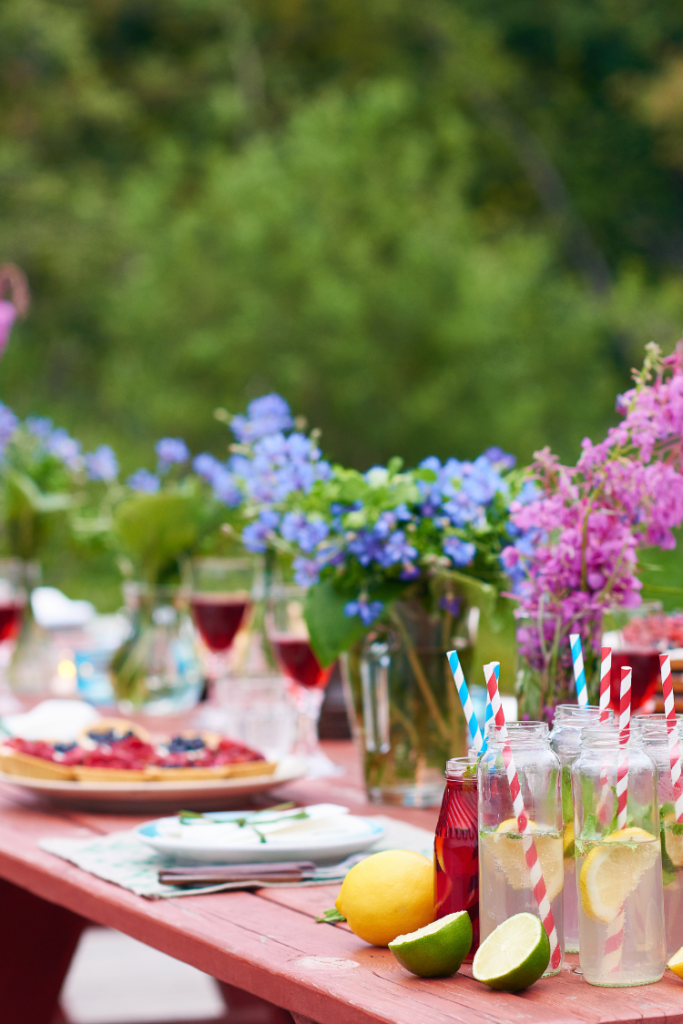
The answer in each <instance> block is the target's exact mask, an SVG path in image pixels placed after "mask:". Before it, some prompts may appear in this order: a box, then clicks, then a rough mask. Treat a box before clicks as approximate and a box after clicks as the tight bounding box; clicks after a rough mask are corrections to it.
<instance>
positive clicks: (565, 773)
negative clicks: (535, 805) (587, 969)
mask: <svg viewBox="0 0 683 1024" xmlns="http://www.w3.org/2000/svg"><path fill="white" fill-rule="evenodd" d="M608 714H609V718H610V720H611V719H612V717H613V716H612V711H611V709H610V710H609V712H608ZM599 720H600V708H598V707H585V708H581V707H579V705H578V704H559V705H558V706H557V707H556V708H555V719H554V722H553V728H552V732H551V733H550V746H551V748H552V749H553V750H554V751H555V753H556V754H557V756H558V758H559V760H560V766H561V768H562V822H563V829H564V832H563V838H562V849H563V853H564V889H563V904H564V948H565V952H567V953H578V951H579V907H578V895H577V886H576V846H575V843H574V802H573V799H572V778H571V767H572V765H573V764H574V761H575V760H576V758H577V757H578V756H579V752H580V747H581V730H582V729H583V728H584V727H585V726H588V725H591V723H592V724H597V723H598V721H599Z"/></svg>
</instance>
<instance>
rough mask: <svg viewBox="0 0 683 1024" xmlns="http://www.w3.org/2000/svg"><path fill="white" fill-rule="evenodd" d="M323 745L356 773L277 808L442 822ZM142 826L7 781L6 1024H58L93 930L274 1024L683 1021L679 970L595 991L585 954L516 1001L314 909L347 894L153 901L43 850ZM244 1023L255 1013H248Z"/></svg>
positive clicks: (311, 785)
mask: <svg viewBox="0 0 683 1024" xmlns="http://www.w3.org/2000/svg"><path fill="white" fill-rule="evenodd" d="M325 747H326V751H327V753H328V754H329V755H330V756H331V757H332V758H333V759H334V760H337V761H338V762H341V763H344V764H346V765H347V767H348V771H347V773H346V774H345V775H344V776H341V777H339V778H333V779H325V780H317V781H308V780H303V781H299V782H297V783H292V784H290V785H289V786H287V787H286V788H283V789H279V790H278V795H277V798H278V800H280V799H293V800H296V801H297V802H299V803H314V802H320V801H330V800H331V801H334V802H338V803H344V804H347V805H348V806H349V807H351V809H352V810H353V811H354V812H356V813H359V812H360V813H373V814H376V813H378V812H380V811H381V813H383V814H387V815H390V816H393V817H396V818H400V819H402V820H404V821H410V822H412V823H413V824H416V825H421V826H423V827H425V828H429V829H432V828H433V827H434V825H435V822H436V812H435V811H419V810H405V809H402V808H391V807H386V808H378V807H377V806H371V805H368V804H367V803H366V801H365V798H364V794H363V790H362V787H361V780H360V776H359V773H358V769H357V765H356V761H355V754H354V752H353V748H352V745H351V744H350V743H343V742H338V743H328V744H325ZM140 820H141V819H140V818H133V817H121V816H110V815H103V814H87V813H83V812H72V811H61V810H53V809H48V808H46V807H45V806H44V805H40V804H38V803H37V802H34V803H32V802H30V801H29V800H25V802H21V803H19V802H17V796H16V794H15V792H14V791H13V790H12V789H11V788H10V787H8V786H0V922H1V927H0V1021H1V1022H2V1024H53V1021H54V1020H55V1012H56V1006H57V999H58V994H59V989H60V986H61V983H62V980H63V978H64V977H65V975H66V972H67V970H68V967H69V963H70V960H71V956H72V954H73V952H74V950H75V948H76V944H77V942H78V938H79V936H80V934H81V931H82V929H83V928H84V927H85V926H86V925H87V923H88V922H95V923H98V924H100V925H105V926H107V927H110V928H115V929H117V930H119V931H121V932H125V933H126V934H127V935H130V936H132V937H133V938H135V939H137V940H139V941H141V942H144V943H146V944H147V945H149V946H153V947H154V948H156V949H159V950H161V951H163V952H164V953H168V954H170V955H171V956H173V957H176V958H177V959H179V960H183V961H185V962H186V963H189V964H192V965H193V966H195V967H197V968H199V969H200V970H202V971H204V972H206V973H208V974H210V975H212V976H213V977H214V978H216V979H218V980H219V981H220V982H222V983H225V986H226V991H227V992H228V993H229V995H228V999H229V1001H230V1002H232V1000H233V999H234V998H235V997H239V995H240V993H245V995H244V996H243V1000H242V1001H243V1002H244V1004H245V1005H248V1004H249V1000H250V996H249V995H248V994H251V996H253V997H258V999H256V1000H252V1005H253V1006H257V1007H258V1006H260V1007H261V1008H263V1007H267V1006H268V1004H274V1006H273V1009H272V1012H269V1013H266V1015H265V1016H264V1015H263V1014H261V1016H260V1017H259V1016H258V1015H257V1014H253V1013H252V1015H251V1016H250V1017H249V1019H250V1020H253V1021H254V1022H255V1021H257V1020H261V1021H263V1022H264V1024H265V1022H266V1021H269V1024H276V1022H278V1024H279V1022H282V1024H284V1022H285V1021H287V1020H290V1019H291V1018H289V1017H288V1015H287V1014H286V1013H283V1012H281V1011H277V1010H276V1009H275V1007H281V1008H284V1010H286V1011H289V1012H290V1013H291V1014H292V1016H293V1018H294V1020H295V1021H296V1022H297V1024H308V1022H310V1021H314V1022H317V1024H370V1022H373V1024H377V1022H390V1024H448V1022H463V1024H497V1022H499V1024H503V1022H505V1024H547V1022H556V1024H588V1022H590V1024H598V1022H601V1024H610V1022H617V1021H618V1022H622V1024H626V1022H635V1021H638V1022H643V1021H647V1022H652V1024H655V1022H663V1021H667V1022H669V1024H674V1022H680V1024H683V982H680V981H679V980H678V979H676V978H675V977H674V976H673V975H672V974H671V973H670V972H667V973H666V975H665V977H664V978H663V980H662V981H660V982H659V983H658V984H656V985H649V986H646V987H643V988H631V989H601V988H595V987H592V986H590V985H588V984H587V983H586V982H584V981H583V978H582V976H581V975H580V973H577V967H578V957H576V956H571V955H570V956H568V957H567V961H566V963H565V966H564V969H563V971H562V973H561V975H560V976H559V977H556V978H547V979H543V980H541V981H540V982H538V983H537V984H536V985H534V986H533V987H532V988H531V989H529V990H528V991H527V992H524V993H521V994H518V995H510V994H507V993H497V992H491V991H489V990H487V989H485V988H484V987H483V986H482V985H479V984H478V983H477V982H475V981H474V980H473V979H472V977H471V971H470V969H469V968H467V967H463V968H462V969H461V971H460V972H459V973H458V974H457V975H455V976H454V977H453V978H447V979H434V980H420V979H418V978H415V977H413V976H412V975H410V974H408V973H407V972H406V971H404V970H403V969H402V968H401V967H400V966H399V965H398V964H397V962H396V961H395V960H394V958H393V957H392V955H391V953H389V951H388V950H386V949H378V948H376V947H373V946H368V945H366V944H365V943H364V942H362V941H361V940H360V939H358V938H356V936H355V935H353V934H352V932H351V931H350V930H349V928H348V927H347V926H346V925H345V924H338V925H334V926H331V925H327V924H317V923H316V921H315V916H316V914H319V913H320V912H321V911H322V910H324V909H326V908H327V907H330V906H332V905H333V903H334V900H335V898H336V895H337V891H338V887H337V886H321V887H316V888H303V889H296V888H292V889H283V890H278V891H274V890H268V889H264V890H260V891H258V892H229V893H216V894H212V895H206V896H184V897H182V898H181V899H167V900H161V901H150V900H145V899H142V898H141V897H138V896H135V895H133V894H132V893H130V892H128V891H127V890H124V889H120V888H118V887H117V886H115V885H112V884H110V883H108V882H104V881H102V880H101V879H99V878H96V877H94V876H93V875H89V874H87V873H86V872H84V871H81V870H80V869H78V868H77V867H75V866H73V865H71V864H68V863H67V862H65V861H63V860H61V859H59V858H58V857H55V856H53V855H52V854H49V853H46V852H44V851H43V850H41V849H39V847H38V845H37V844H38V840H39V839H41V838H43V837H46V836H56V835H62V836H73V837H78V836H83V837H88V836H92V835H97V834H104V833H108V832H112V831H118V830H121V829H124V828H130V827H132V826H133V825H135V824H136V823H137V822H139V821H140ZM121 983H122V984H125V979H124V978H122V979H121ZM258 1000H266V1001H267V1003H263V1002H260V1003H259V1001H258ZM238 1001H239V999H238ZM250 1012H251V1011H250ZM231 1013H232V1011H231ZM233 1019H236V1020H237V1019H242V1020H246V1019H247V1018H246V1017H244V1016H242V1017H241V1018H240V1016H239V1013H236V1014H235V1017H234V1018H233V1016H232V1015H230V1016H229V1020H231V1021H232V1020H233Z"/></svg>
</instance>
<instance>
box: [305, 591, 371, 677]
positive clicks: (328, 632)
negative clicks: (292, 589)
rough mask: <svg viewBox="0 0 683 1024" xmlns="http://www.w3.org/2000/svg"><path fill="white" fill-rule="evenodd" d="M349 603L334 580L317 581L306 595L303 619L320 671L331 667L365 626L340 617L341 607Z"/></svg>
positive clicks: (364, 631) (355, 640) (352, 619)
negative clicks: (321, 667) (321, 668)
mask: <svg viewBox="0 0 683 1024" xmlns="http://www.w3.org/2000/svg"><path fill="white" fill-rule="evenodd" d="M350 600H352V598H351V597H349V595H348V594H346V595H344V594H341V593H340V592H339V591H338V590H337V588H336V586H335V585H334V580H333V579H331V578H328V579H324V580H321V581H320V583H316V585H315V586H314V587H311V588H310V590H309V591H308V593H307V594H306V601H305V604H304V617H305V619H306V625H307V626H308V632H309V634H310V637H311V646H312V647H313V650H314V651H315V654H316V657H317V658H318V661H319V662H320V664H321V665H322V666H323V667H327V666H328V665H331V664H332V662H333V661H335V659H336V658H338V657H339V655H340V654H341V652H342V651H347V650H348V649H349V647H352V646H353V645H354V644H355V643H357V641H358V640H362V638H363V637H364V636H365V634H366V633H367V632H368V629H369V628H370V627H369V626H364V625H363V623H362V622H361V620H360V619H359V618H358V617H357V616H354V617H350V616H348V615H345V614H344V607H345V606H346V604H347V603H348V602H349V601H350Z"/></svg>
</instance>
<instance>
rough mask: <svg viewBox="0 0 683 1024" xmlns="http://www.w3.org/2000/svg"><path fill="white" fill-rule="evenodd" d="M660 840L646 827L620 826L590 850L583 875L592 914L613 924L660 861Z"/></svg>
mask: <svg viewBox="0 0 683 1024" xmlns="http://www.w3.org/2000/svg"><path fill="white" fill-rule="evenodd" d="M658 850H659V840H658V839H657V838H656V836H653V835H652V833H651V832H646V831H645V830H644V829H642V828H620V829H618V830H617V831H616V832H612V834H611V835H609V836H607V837H606V838H605V839H603V840H602V841H601V843H600V844H599V845H598V846H594V847H593V849H592V850H591V851H590V853H589V854H588V856H587V857H586V859H585V861H584V862H583V867H582V868H581V875H580V876H579V886H580V889H581V905H582V907H583V909H584V911H585V913H586V914H587V916H588V917H590V918H592V919H593V920H594V921H602V923H603V924H609V923H610V921H613V920H614V919H615V917H616V916H617V914H618V913H619V911H620V910H621V908H622V906H623V905H624V900H625V899H626V897H627V896H628V895H629V893H632V892H633V890H634V889H635V888H636V887H637V885H638V883H639V882H640V879H641V878H642V876H643V875H644V874H645V872H646V871H647V870H648V868H651V867H652V865H653V864H654V863H655V861H656V860H657V853H658Z"/></svg>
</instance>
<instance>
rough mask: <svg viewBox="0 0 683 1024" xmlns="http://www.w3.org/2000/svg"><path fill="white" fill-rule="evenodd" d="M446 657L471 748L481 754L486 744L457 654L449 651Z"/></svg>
mask: <svg viewBox="0 0 683 1024" xmlns="http://www.w3.org/2000/svg"><path fill="white" fill-rule="evenodd" d="M447 657H448V664H449V665H450V666H451V672H452V673H453V681H454V682H455V688H456V690H457V691H458V697H459V698H460V703H461V704H462V709H463V711H464V712H465V720H466V722H467V728H468V729H469V731H470V736H471V737H472V746H473V747H474V749H475V750H476V752H477V753H478V754H482V753H483V752H484V751H485V750H486V744H485V742H484V737H483V736H482V734H481V729H480V728H479V723H478V722H477V716H476V715H475V713H474V707H473V706H472V699H471V697H470V691H469V690H468V689H467V683H466V682H465V676H464V674H463V671H462V665H461V664H460V658H459V657H458V652H457V651H449V652H448V655H447Z"/></svg>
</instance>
